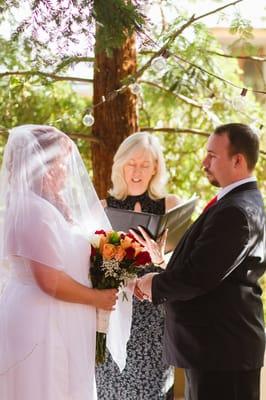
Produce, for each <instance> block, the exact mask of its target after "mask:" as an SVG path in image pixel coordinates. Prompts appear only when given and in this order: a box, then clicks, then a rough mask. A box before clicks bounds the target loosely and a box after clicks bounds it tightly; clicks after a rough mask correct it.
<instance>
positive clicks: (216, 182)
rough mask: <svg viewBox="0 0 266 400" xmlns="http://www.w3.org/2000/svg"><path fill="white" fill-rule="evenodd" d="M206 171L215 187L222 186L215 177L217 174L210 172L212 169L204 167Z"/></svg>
mask: <svg viewBox="0 0 266 400" xmlns="http://www.w3.org/2000/svg"><path fill="white" fill-rule="evenodd" d="M204 172H205V174H206V177H207V179H208V181H209V182H210V184H211V185H213V186H215V187H220V186H221V185H220V183H219V182H218V180H217V179H216V178H215V176H214V175H213V174H212V173H211V172H210V170H209V169H208V168H204Z"/></svg>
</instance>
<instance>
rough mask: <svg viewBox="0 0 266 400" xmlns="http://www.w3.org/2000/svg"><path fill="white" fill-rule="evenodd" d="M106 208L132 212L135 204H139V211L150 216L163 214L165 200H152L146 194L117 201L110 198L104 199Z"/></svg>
mask: <svg viewBox="0 0 266 400" xmlns="http://www.w3.org/2000/svg"><path fill="white" fill-rule="evenodd" d="M106 201H107V205H108V207H114V208H121V209H124V210H134V207H135V204H136V203H140V205H141V210H142V211H143V212H147V213H150V214H159V215H161V214H164V213H165V198H162V199H158V200H153V199H151V198H150V197H149V195H148V192H145V193H143V194H140V195H138V196H127V198H126V199H125V200H117V199H116V198H114V197H112V196H110V197H108V198H107V199H106Z"/></svg>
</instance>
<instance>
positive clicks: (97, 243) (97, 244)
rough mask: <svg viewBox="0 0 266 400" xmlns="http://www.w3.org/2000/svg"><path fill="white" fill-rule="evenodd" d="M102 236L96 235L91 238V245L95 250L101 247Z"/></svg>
mask: <svg viewBox="0 0 266 400" xmlns="http://www.w3.org/2000/svg"><path fill="white" fill-rule="evenodd" d="M100 241H101V235H96V234H95V233H93V234H91V235H90V236H89V243H90V244H91V245H92V246H93V247H94V248H95V249H98V248H99V247H100Z"/></svg>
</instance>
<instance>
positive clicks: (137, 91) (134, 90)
mask: <svg viewBox="0 0 266 400" xmlns="http://www.w3.org/2000/svg"><path fill="white" fill-rule="evenodd" d="M129 88H130V91H131V93H133V94H135V95H138V94H140V92H141V87H140V85H139V84H138V83H132V84H131V85H129Z"/></svg>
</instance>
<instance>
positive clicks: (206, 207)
mask: <svg viewBox="0 0 266 400" xmlns="http://www.w3.org/2000/svg"><path fill="white" fill-rule="evenodd" d="M216 201H217V195H216V196H214V197H213V198H212V199H211V200H210V201H209V202H208V203H207V204H206V206H205V207H204V209H203V212H205V211H207V210H208V208H210V207H211V206H212V205H213V204H214V203H216Z"/></svg>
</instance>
